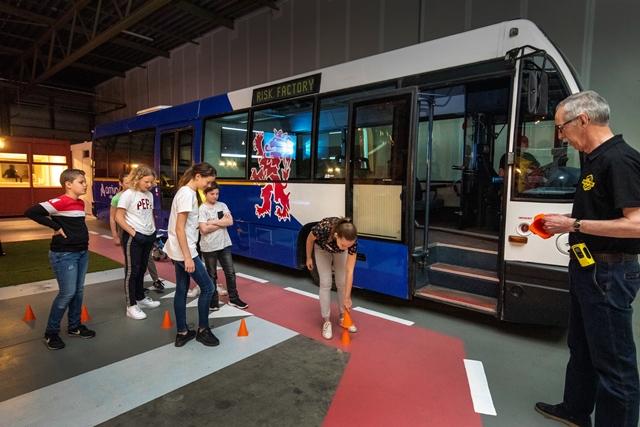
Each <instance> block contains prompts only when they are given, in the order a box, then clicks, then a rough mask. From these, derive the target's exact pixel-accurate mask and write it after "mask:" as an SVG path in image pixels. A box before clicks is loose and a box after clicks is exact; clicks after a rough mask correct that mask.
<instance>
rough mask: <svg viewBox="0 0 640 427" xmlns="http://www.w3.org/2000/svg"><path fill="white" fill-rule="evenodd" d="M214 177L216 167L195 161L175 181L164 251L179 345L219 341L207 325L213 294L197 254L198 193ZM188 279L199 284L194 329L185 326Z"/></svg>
mask: <svg viewBox="0 0 640 427" xmlns="http://www.w3.org/2000/svg"><path fill="white" fill-rule="evenodd" d="M215 179H216V170H215V169H214V167H213V166H211V165H210V164H209V163H198V164H196V165H193V166H191V167H190V168H189V169H187V170H186V171H185V173H184V174H183V175H182V177H181V178H180V182H179V183H178V186H179V190H178V192H177V193H176V195H175V197H174V198H173V202H171V213H170V214H169V227H168V228H169V229H168V230H167V231H168V235H169V237H168V238H167V243H165V245H164V251H165V253H166V254H167V255H168V256H169V258H171V259H172V260H173V265H174V267H175V270H176V294H175V297H174V298H173V309H174V311H175V315H176V328H177V330H178V333H177V334H176V340H175V346H176V347H182V346H183V345H185V344H186V343H187V342H188V341H190V340H192V339H193V338H195V339H196V340H197V341H200V342H201V343H202V344H204V345H206V346H216V345H218V344H220V341H219V340H218V338H216V336H215V335H213V333H212V332H211V328H210V327H209V304H210V303H211V297H212V296H213V288H214V286H213V282H212V281H211V277H209V275H208V274H207V269H206V268H205V266H204V263H203V262H202V260H201V259H200V257H199V256H198V249H197V247H196V246H197V243H198V236H199V233H198V195H197V193H196V191H197V190H204V189H205V188H207V187H208V186H210V185H211V183H212V182H213V181H214V180H215ZM189 278H192V279H193V280H194V281H195V282H196V283H197V284H198V286H199V287H200V297H199V298H198V331H197V332H196V331H192V330H189V328H188V327H187V289H188V288H189Z"/></svg>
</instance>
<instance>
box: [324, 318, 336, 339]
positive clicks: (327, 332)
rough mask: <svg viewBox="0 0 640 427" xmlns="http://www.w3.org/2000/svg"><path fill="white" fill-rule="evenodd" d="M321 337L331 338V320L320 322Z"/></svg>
mask: <svg viewBox="0 0 640 427" xmlns="http://www.w3.org/2000/svg"><path fill="white" fill-rule="evenodd" d="M322 338H324V339H326V340H330V339H331V338H333V331H332V328H331V322H329V321H326V322H324V323H323V324H322Z"/></svg>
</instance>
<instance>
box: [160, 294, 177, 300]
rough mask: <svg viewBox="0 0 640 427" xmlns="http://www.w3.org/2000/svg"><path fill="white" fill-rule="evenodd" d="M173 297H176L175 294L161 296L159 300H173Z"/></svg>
mask: <svg viewBox="0 0 640 427" xmlns="http://www.w3.org/2000/svg"><path fill="white" fill-rule="evenodd" d="M175 296H176V293H175V292H171V293H170V294H167V295H162V296H161V297H160V299H164V298H173V297H175Z"/></svg>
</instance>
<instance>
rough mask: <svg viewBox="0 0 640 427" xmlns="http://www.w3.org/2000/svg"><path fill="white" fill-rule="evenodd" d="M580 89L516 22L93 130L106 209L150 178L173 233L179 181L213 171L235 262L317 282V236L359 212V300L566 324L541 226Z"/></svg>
mask: <svg viewBox="0 0 640 427" xmlns="http://www.w3.org/2000/svg"><path fill="white" fill-rule="evenodd" d="M579 90H580V88H579V83H578V81H577V78H576V77H575V73H574V72H573V70H572V68H571V66H570V65H569V63H568V62H567V60H566V59H565V58H564V57H563V55H562V53H561V52H560V51H559V50H558V49H557V47H556V46H554V44H553V43H552V42H551V41H550V40H549V39H548V38H547V37H546V36H545V35H544V34H543V33H542V32H541V31H540V29H538V28H537V27H536V26H535V25H534V24H533V23H532V22H530V21H526V20H515V21H508V22H503V23H499V24H496V25H492V26H488V27H484V28H480V29H476V30H473V31H468V32H464V33H461V34H457V35H454V36H450V37H445V38H441V39H437V40H433V41H429V42H425V43H421V44H417V45H413V46H410V47H406V48H402V49H398V50H394V51H390V52H386V53H382V54H379V55H374V56H370V57H366V58H362V59H359V60H355V61H351V62H348V63H344V64H340V65H335V66H331V67H328V68H323V69H320V70H316V71H314V72H311V73H307V74H304V75H299V76H292V77H291V78H288V79H284V80H281V81H276V82H273V83H269V84H266V85H261V86H259V87H251V88H246V89H242V90H237V91H233V92H229V93H226V94H222V95H218V96H213V97H210V98H206V99H202V100H199V101H194V102H190V103H187V104H183V105H178V106H173V107H168V108H164V109H160V110H158V111H153V112H148V113H146V114H141V115H138V116H136V117H132V118H130V119H125V120H120V121H117V122H113V123H109V124H104V125H100V126H98V127H97V128H96V129H95V139H94V146H93V153H94V155H93V156H94V163H95V174H94V175H95V182H94V197H95V213H96V215H97V216H98V217H99V218H104V217H105V212H106V211H107V210H108V206H107V203H108V199H109V197H110V195H111V194H112V193H113V187H114V186H115V185H116V183H115V178H116V177H117V175H118V174H119V173H120V172H122V171H125V170H128V169H129V168H130V167H132V166H134V165H135V164H138V163H146V164H151V165H153V166H154V167H155V169H156V170H157V171H158V172H159V182H158V187H157V197H158V201H159V203H158V206H160V209H159V210H158V212H157V223H158V226H159V228H166V223H167V215H168V212H167V210H168V209H169V207H170V203H171V198H172V197H173V194H174V192H175V190H176V188H175V186H176V183H177V182H178V178H179V177H180V175H181V174H182V173H183V172H184V170H185V169H186V168H188V167H189V166H190V165H191V164H192V163H193V162H200V161H207V162H209V163H211V164H212V165H214V166H215V167H216V168H217V171H218V182H219V183H220V184H221V200H223V201H224V202H225V203H227V204H228V205H229V207H230V209H231V211H232V212H233V215H234V219H235V223H234V226H233V227H232V230H230V234H231V237H232V240H233V250H234V253H235V254H237V255H241V256H244V257H247V258H252V259H258V260H262V261H267V262H270V263H274V264H278V265H282V266H286V267H291V268H303V266H304V261H305V253H304V252H305V245H304V242H305V239H306V237H307V234H308V233H309V230H310V228H311V227H312V226H313V224H315V223H316V222H317V221H319V220H320V219H322V218H323V217H327V216H342V215H347V216H350V217H351V218H353V221H354V223H355V224H356V226H357V227H358V230H359V244H358V258H357V259H358V261H357V264H356V271H355V281H354V286H356V287H357V288H361V289H367V290H371V291H375V292H379V293H382V294H387V295H392V296H395V297H398V298H403V299H413V298H424V299H428V300H432V301H435V302H437V303H444V304H449V305H454V306H458V307H462V308H464V309H469V310H476V311H480V312H483V313H487V314H490V315H493V316H495V317H497V318H498V319H500V320H505V321H512V322H527V323H538V324H562V323H564V322H565V321H566V317H567V313H568V302H569V298H568V285H567V277H566V276H567V268H566V266H567V263H568V259H569V258H568V251H567V240H568V239H567V236H566V235H560V236H553V237H552V238H550V239H542V238H540V237H538V236H536V235H533V234H531V232H530V230H529V225H530V223H531V222H532V220H533V217H534V216H535V215H536V214H538V213H542V212H559V213H568V212H570V210H571V204H572V200H573V195H574V192H575V186H576V183H577V181H578V176H579V167H580V157H579V155H578V153H577V152H576V151H575V150H573V149H572V148H571V147H570V146H567V144H566V142H564V141H562V140H560V139H558V137H557V135H556V132H555V127H554V121H553V115H554V111H555V106H556V105H557V103H558V102H559V101H560V100H562V99H563V98H565V97H566V96H568V95H569V94H571V93H575V92H577V91H579Z"/></svg>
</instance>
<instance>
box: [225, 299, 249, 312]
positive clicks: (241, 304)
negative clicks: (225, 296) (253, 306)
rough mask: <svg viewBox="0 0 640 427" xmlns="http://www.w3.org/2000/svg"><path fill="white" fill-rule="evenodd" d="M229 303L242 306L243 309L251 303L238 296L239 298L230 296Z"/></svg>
mask: <svg viewBox="0 0 640 427" xmlns="http://www.w3.org/2000/svg"><path fill="white" fill-rule="evenodd" d="M229 305H232V306H234V307H238V308H241V309H243V310H244V309H245V308H249V304H247V303H246V302H244V301H242V300H241V299H240V297H238V298H230V299H229Z"/></svg>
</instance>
